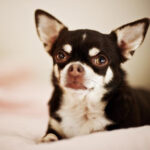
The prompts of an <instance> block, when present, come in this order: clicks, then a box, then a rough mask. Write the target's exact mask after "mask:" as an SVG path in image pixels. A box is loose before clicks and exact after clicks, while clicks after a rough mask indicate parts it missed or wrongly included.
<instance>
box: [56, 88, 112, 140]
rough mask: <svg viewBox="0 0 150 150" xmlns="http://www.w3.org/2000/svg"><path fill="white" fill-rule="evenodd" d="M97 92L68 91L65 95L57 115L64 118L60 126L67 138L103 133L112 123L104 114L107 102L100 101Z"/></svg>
mask: <svg viewBox="0 0 150 150" xmlns="http://www.w3.org/2000/svg"><path fill="white" fill-rule="evenodd" d="M97 92H98V91H94V90H93V91H86V92H85V91H84V92H83V91H78V92H74V93H73V92H72V91H67V93H65V94H64V97H63V98H64V101H63V104H62V106H61V108H60V110H59V111H58V112H57V113H58V114H59V115H60V116H61V118H62V122H61V124H60V126H61V129H62V131H63V134H64V135H65V136H66V137H67V138H69V137H73V136H77V135H84V134H89V133H92V132H96V131H102V130H104V128H105V127H106V125H109V124H111V123H112V122H111V121H110V120H108V119H107V118H106V117H105V114H104V108H105V106H106V102H102V101H100V97H99V96H98V95H99V94H98V93H97ZM93 97H94V99H93Z"/></svg>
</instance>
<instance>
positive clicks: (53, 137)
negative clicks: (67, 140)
mask: <svg viewBox="0 0 150 150" xmlns="http://www.w3.org/2000/svg"><path fill="white" fill-rule="evenodd" d="M54 141H58V137H57V136H56V135H55V134H53V133H49V134H47V135H46V136H44V137H42V139H41V142H44V143H46V142H54Z"/></svg>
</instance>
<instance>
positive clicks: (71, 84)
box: [66, 81, 87, 90]
mask: <svg viewBox="0 0 150 150" xmlns="http://www.w3.org/2000/svg"><path fill="white" fill-rule="evenodd" d="M66 87H67V88H71V89H75V90H87V88H86V87H85V86H84V84H83V83H80V82H77V81H73V82H68V83H67V84H66Z"/></svg>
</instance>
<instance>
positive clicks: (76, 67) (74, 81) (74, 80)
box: [66, 64, 87, 90]
mask: <svg viewBox="0 0 150 150" xmlns="http://www.w3.org/2000/svg"><path fill="white" fill-rule="evenodd" d="M84 74H85V70H84V68H83V67H82V65H80V64H72V65H71V66H70V67H69V68H68V71H67V82H66V87H68V88H72V89H76V90H78V89H82V90H86V89H87V88H86V87H85V86H84Z"/></svg>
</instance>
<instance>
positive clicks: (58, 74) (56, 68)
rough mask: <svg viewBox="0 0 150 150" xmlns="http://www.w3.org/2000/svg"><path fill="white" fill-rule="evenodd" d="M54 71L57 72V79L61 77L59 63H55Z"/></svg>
mask: <svg viewBox="0 0 150 150" xmlns="http://www.w3.org/2000/svg"><path fill="white" fill-rule="evenodd" d="M54 73H55V77H56V78H57V79H59V78H60V72H59V69H58V65H57V64H55V65H54Z"/></svg>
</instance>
